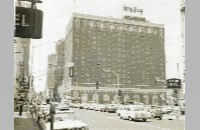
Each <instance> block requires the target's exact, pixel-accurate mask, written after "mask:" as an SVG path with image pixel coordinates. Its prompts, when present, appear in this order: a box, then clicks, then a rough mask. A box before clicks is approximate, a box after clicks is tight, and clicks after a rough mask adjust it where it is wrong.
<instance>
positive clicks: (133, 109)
mask: <svg viewBox="0 0 200 130" xmlns="http://www.w3.org/2000/svg"><path fill="white" fill-rule="evenodd" d="M131 111H142V108H140V107H134V108H131Z"/></svg>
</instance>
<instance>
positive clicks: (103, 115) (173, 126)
mask: <svg viewBox="0 0 200 130" xmlns="http://www.w3.org/2000/svg"><path fill="white" fill-rule="evenodd" d="M72 110H74V112H75V113H76V117H77V119H79V120H81V121H83V122H85V123H87V124H88V126H89V128H90V130H184V127H185V121H184V120H183V119H176V120H168V119H163V120H159V119H148V120H147V121H146V122H142V121H136V122H135V121H129V120H122V119H119V117H118V116H117V114H116V113H107V112H99V111H93V110H85V109H78V108H72Z"/></svg>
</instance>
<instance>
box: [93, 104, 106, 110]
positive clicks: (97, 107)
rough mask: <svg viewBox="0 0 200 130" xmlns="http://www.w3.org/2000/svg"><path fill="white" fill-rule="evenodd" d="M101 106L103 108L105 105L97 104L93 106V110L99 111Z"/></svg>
mask: <svg viewBox="0 0 200 130" xmlns="http://www.w3.org/2000/svg"><path fill="white" fill-rule="evenodd" d="M103 108H105V105H104V104H98V105H96V106H95V108H94V110H95V111H100V110H102V109H103Z"/></svg>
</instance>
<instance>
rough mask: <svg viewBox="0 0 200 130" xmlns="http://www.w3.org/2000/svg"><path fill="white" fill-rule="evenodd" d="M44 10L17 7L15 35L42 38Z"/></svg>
mask: <svg viewBox="0 0 200 130" xmlns="http://www.w3.org/2000/svg"><path fill="white" fill-rule="evenodd" d="M42 19H43V12H42V11H41V10H38V9H31V8H24V7H16V14H15V34H14V35H15V37H21V38H33V39H40V38H41V37H42Z"/></svg>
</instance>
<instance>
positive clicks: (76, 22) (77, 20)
mask: <svg viewBox="0 0 200 130" xmlns="http://www.w3.org/2000/svg"><path fill="white" fill-rule="evenodd" d="M75 25H76V27H78V28H79V27H80V20H79V19H78V18H76V19H75Z"/></svg>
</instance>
